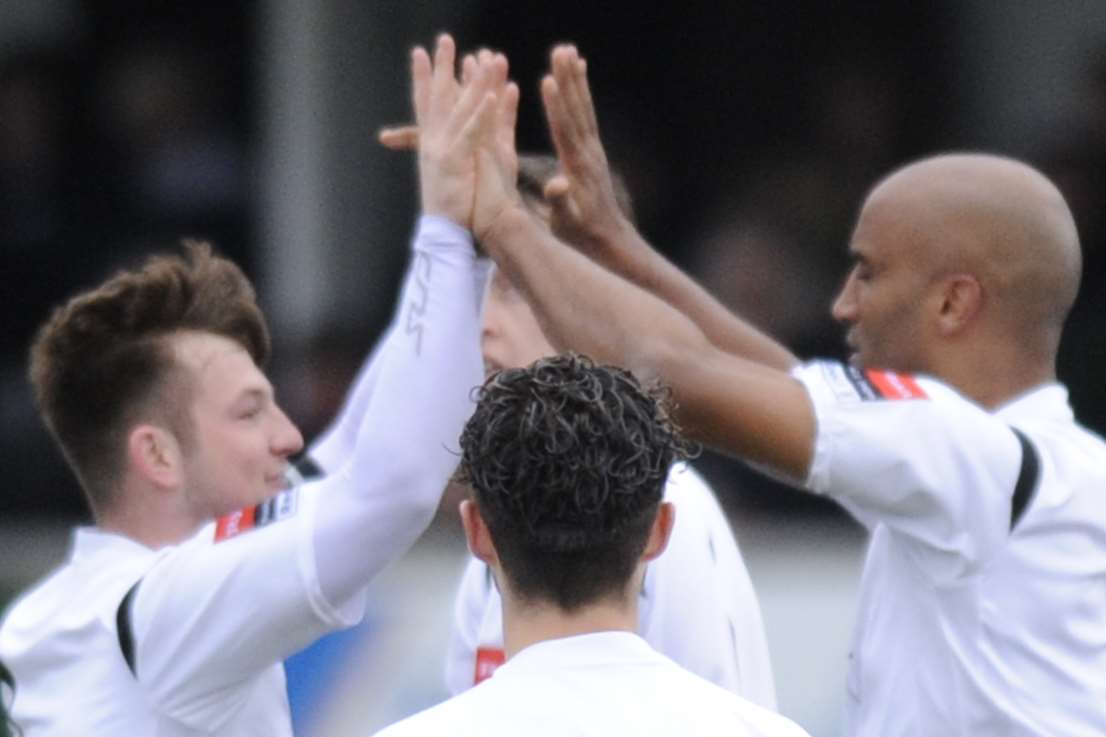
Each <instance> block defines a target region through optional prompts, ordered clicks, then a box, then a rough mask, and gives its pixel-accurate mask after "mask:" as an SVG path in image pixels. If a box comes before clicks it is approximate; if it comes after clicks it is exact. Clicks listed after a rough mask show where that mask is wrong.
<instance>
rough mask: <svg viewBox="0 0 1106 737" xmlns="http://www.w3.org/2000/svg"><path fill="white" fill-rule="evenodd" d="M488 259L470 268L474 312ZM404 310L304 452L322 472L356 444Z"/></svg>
mask: <svg viewBox="0 0 1106 737" xmlns="http://www.w3.org/2000/svg"><path fill="white" fill-rule="evenodd" d="M490 263H491V262H490V261H489V260H488V259H487V258H482V259H478V260H477V262H476V266H475V268H474V269H473V279H474V286H473V294H474V295H475V297H476V306H475V309H476V310H477V312H478V313H479V309H480V300H481V298H482V296H483V294H484V288H485V286H486V283H487V279H488V273H489V268H490ZM404 314H405V313H404V311H403V310H402V309H400V310H397V312H396V315H395V317H394V318H393V319H392V322H391V324H390V325H389V326H388V329H387V330H386V331H385V333H384V335H383V337H382V338H381V339H380V341H379V342H378V343H377V344H376V345H375V346H373V350H372V352H371V353H370V354H369V358H368V359H367V360H366V361H365V363H364V364H363V365H362V366H361V369H360V370H359V371H358V372H357V377H356V378H355V379H354V381H353V386H352V388H351V389H350V390H349V393H348V394H347V396H346V400H345V403H344V404H343V405H342V408H341V410H339V413H338V416H337V417H335V418H334V420H333V422H331V424H330V426H329V427H327V429H326V431H325V432H324V433H323V434H322V435H320V436H319V438H318V439H316V440H315V441H314V442H313V443H312V444H311V447H310V448H309V450H308V456H309V457H310V458H311V459H312V460H314V461H315V462H316V463H317V464H318V465H319V466H320V467H321V468H322V470H323V472H324V473H333V472H335V471H337V470H338V469H340V468H341V467H342V466H343V465H345V463H346V462H347V461H348V460H349V459H350V458H352V456H353V452H354V449H355V448H356V447H357V435H358V433H359V431H360V429H361V426H362V424H363V423H364V419H365V413H366V411H367V410H368V407H369V400H370V399H371V397H372V395H373V391H374V389H375V387H376V385H377V379H378V377H379V375H380V364H381V361H380V356H381V353H382V351H383V348H384V346H385V345H387V344H388V342H389V341H390V340H391V334H392V333H393V332H394V331H396V330H398V329H400V323H401V320H402V319H403V317H404Z"/></svg>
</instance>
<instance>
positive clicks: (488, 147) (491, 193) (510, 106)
mask: <svg viewBox="0 0 1106 737" xmlns="http://www.w3.org/2000/svg"><path fill="white" fill-rule="evenodd" d="M505 63H506V60H504V64H505ZM505 73H506V66H504V75H503V77H500V78H498V84H497V85H496V106H495V112H494V114H493V115H488V116H486V117H485V118H484V120H483V126H482V128H481V131H480V147H479V149H478V151H477V155H476V161H477V187H476V202H475V205H474V208H473V217H472V219H473V233H474V234H475V235H476V238H477V240H483V236H484V235H485V234H486V233H487V232H488V230H489V228H491V227H492V226H493V225H494V224H495V222H496V220H497V219H498V218H499V217H500V216H501V215H502V214H503V213H504V212H505V211H507V210H511V209H514V210H516V211H518V212H524V209H523V208H522V202H521V199H520V197H519V194H518V152H517V151H516V150H515V122H516V120H517V118H518V86H517V85H516V84H515V83H514V82H507V81H506V74H505Z"/></svg>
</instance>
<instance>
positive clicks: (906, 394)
mask: <svg viewBox="0 0 1106 737" xmlns="http://www.w3.org/2000/svg"><path fill="white" fill-rule="evenodd" d="M865 374H866V375H867V377H868V381H870V382H871V383H872V386H874V387H875V388H876V391H878V392H879V393H880V395H881V396H882V397H883V398H884V399H927V397H926V393H925V392H924V391H922V388H921V387H920V386H918V382H916V381H914V377H913V376H911V375H910V374H899V373H895V372H894V371H874V370H872V371H866V372H865Z"/></svg>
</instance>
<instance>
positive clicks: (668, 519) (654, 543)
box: [641, 502, 676, 563]
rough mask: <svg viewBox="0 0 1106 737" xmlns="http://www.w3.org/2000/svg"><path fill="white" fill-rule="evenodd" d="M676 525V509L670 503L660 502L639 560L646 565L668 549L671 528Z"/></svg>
mask: <svg viewBox="0 0 1106 737" xmlns="http://www.w3.org/2000/svg"><path fill="white" fill-rule="evenodd" d="M675 524H676V507H675V506H674V505H673V504H672V502H661V504H660V507H658V508H657V518H656V519H654V520H653V527H652V528H651V529H650V530H649V540H647V541H646V543H645V550H644V551H643V552H642V554H641V560H642V561H643V562H646V563H648V562H649V561H651V560H653V559H654V558H656V557H657V556H659V555H660V554H661V553H663V552H664V549H665V548H667V547H668V541H669V539H671V537H672V526H673V525H675Z"/></svg>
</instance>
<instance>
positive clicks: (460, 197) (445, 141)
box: [411, 34, 507, 230]
mask: <svg viewBox="0 0 1106 737" xmlns="http://www.w3.org/2000/svg"><path fill="white" fill-rule="evenodd" d="M455 65H456V47H455V45H454V43H453V39H452V38H451V37H450V36H449V35H446V34H443V35H442V36H440V37H439V38H438V43H437V46H436V48H435V50H434V59H433V62H431V59H430V56H429V54H428V53H427V52H426V50H425V49H423V48H421V47H418V48H415V50H414V51H412V53H411V82H412V85H411V87H412V102H413V104H414V108H415V119H416V121H417V122H418V127H419V138H420V141H419V147H418V148H419V189H420V192H421V197H422V211H423V212H424V213H426V214H428V215H439V216H442V217H446V218H449V219H450V220H452V221H453V222H455V223H457V224H458V225H460V226H462V227H464V228H468V229H470V230H471V229H472V225H473V222H472V216H473V205H474V203H475V197H476V149H477V147H478V145H479V143H480V140H481V133H482V131H483V130H484V129H485V128H487V127H488V126H489V125H491V123H490V122H488V121H489V120H490V119H492V118H493V117H494V116H495V113H496V109H497V105H496V101H497V96H496V93H495V90H496V89H498V88H501V87H502V86H503V85H504V83H505V79H506V74H507V60H506V58H505V57H503V56H502V55H497V54H492V53H491V52H490V51H482V52H481V53H480V55H479V58H477V57H474V56H471V55H469V56H466V57H465V59H464V61H463V62H462V78H461V81H460V82H459V81H458V80H457V78H456V74H455Z"/></svg>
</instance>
